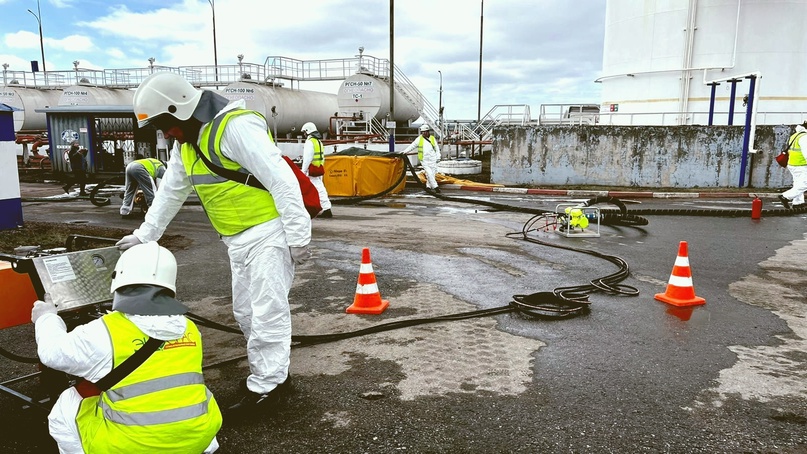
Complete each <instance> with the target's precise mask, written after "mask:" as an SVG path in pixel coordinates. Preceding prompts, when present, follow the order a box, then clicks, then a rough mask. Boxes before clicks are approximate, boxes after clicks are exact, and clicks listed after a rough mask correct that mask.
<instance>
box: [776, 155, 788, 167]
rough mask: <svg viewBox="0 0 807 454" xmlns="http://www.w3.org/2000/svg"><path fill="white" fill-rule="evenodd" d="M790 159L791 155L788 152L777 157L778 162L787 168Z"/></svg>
mask: <svg viewBox="0 0 807 454" xmlns="http://www.w3.org/2000/svg"><path fill="white" fill-rule="evenodd" d="M789 158H790V155H788V153H787V152H786V151H783V152H781V153H779V156H777V157H776V162H777V163H778V164H779V165H780V166H782V167H787V160H788V159H789Z"/></svg>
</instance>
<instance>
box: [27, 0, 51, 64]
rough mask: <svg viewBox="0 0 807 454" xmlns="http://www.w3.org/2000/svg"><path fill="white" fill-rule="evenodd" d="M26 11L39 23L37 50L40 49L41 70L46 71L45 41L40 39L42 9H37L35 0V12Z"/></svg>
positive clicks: (37, 4)
mask: <svg viewBox="0 0 807 454" xmlns="http://www.w3.org/2000/svg"><path fill="white" fill-rule="evenodd" d="M28 12H29V13H31V14H32V15H33V16H34V17H35V18H36V22H37V23H38V24H39V50H40V51H42V72H47V71H48V70H47V68H45V41H44V40H43V39H42V11H41V10H40V9H39V0H36V13H34V12H33V11H31V10H30V9H29V10H28ZM37 13H38V14H37Z"/></svg>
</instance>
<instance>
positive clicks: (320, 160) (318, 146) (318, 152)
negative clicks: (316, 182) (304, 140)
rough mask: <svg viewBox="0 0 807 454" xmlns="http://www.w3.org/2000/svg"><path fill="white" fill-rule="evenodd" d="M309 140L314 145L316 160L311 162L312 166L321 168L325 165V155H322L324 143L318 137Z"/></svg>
mask: <svg viewBox="0 0 807 454" xmlns="http://www.w3.org/2000/svg"><path fill="white" fill-rule="evenodd" d="M308 140H310V141H311V142H312V145H314V159H312V160H311V165H312V166H321V165H323V164H324V163H325V155H324V154H323V153H322V142H320V141H319V139H317V138H316V137H309V138H308Z"/></svg>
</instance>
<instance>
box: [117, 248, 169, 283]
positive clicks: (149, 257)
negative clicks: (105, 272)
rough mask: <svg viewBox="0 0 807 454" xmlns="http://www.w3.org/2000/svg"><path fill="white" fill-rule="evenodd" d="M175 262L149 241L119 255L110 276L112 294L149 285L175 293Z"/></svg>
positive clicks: (167, 253) (163, 249)
mask: <svg viewBox="0 0 807 454" xmlns="http://www.w3.org/2000/svg"><path fill="white" fill-rule="evenodd" d="M176 282H177V260H176V259H175V258H174V254H172V253H171V251H169V250H168V249H166V248H164V247H162V246H160V245H159V244H157V242H156V241H150V242H148V243H144V244H138V245H136V246H132V247H131V248H129V249H127V250H126V251H124V252H123V254H121V256H120V258H119V259H118V263H117V264H115V272H114V274H113V275H112V289H111V291H112V292H115V291H116V290H117V289H119V288H121V287H123V286H126V285H132V284H151V285H158V286H160V287H165V288H167V289H170V290H171V291H172V292H174V294H176V291H177V284H176Z"/></svg>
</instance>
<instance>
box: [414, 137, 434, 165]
mask: <svg viewBox="0 0 807 454" xmlns="http://www.w3.org/2000/svg"><path fill="white" fill-rule="evenodd" d="M423 139H425V137H423V134H421V135H420V142H418V159H420V160H421V161H422V160H423ZM429 143H430V144H432V150H436V149H437V142H435V141H434V136H429Z"/></svg>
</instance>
